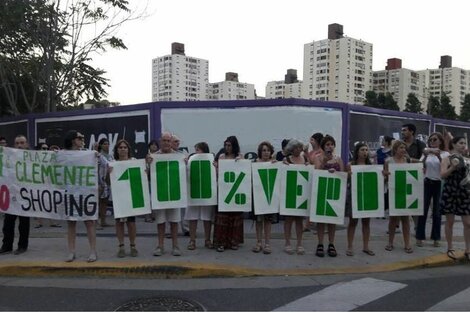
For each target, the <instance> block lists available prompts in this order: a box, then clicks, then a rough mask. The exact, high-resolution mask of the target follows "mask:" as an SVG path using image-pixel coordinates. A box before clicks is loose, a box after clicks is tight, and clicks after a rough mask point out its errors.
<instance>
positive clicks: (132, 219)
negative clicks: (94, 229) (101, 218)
mask: <svg viewBox="0 0 470 313" xmlns="http://www.w3.org/2000/svg"><path fill="white" fill-rule="evenodd" d="M114 220H115V221H116V222H122V223H135V216H128V217H122V218H116V219H114Z"/></svg>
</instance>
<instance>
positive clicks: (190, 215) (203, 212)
mask: <svg viewBox="0 0 470 313" xmlns="http://www.w3.org/2000/svg"><path fill="white" fill-rule="evenodd" d="M194 150H196V154H202V153H210V152H209V145H208V144H207V143H206V142H198V143H197V144H196V145H195V146H194ZM214 215H215V206H213V205H191V206H188V208H187V209H186V212H185V215H184V219H185V220H186V221H189V238H190V239H189V244H188V247H187V248H188V250H194V249H196V231H197V221H198V220H201V221H202V222H203V224H204V239H205V241H204V246H205V247H206V248H208V249H213V248H214V246H213V244H212V242H211V228H212V221H213V220H214Z"/></svg>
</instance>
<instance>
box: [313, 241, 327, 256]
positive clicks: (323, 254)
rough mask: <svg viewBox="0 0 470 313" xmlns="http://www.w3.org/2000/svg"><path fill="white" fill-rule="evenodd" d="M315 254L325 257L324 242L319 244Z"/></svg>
mask: <svg viewBox="0 0 470 313" xmlns="http://www.w3.org/2000/svg"><path fill="white" fill-rule="evenodd" d="M315 255H316V256H318V257H320V258H323V257H324V256H325V251H324V250H323V245H322V244H318V245H317V251H316V252H315Z"/></svg>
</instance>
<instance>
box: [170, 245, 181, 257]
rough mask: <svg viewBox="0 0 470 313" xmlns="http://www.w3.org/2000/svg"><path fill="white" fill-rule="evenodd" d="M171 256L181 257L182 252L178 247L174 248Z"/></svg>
mask: <svg viewBox="0 0 470 313" xmlns="http://www.w3.org/2000/svg"><path fill="white" fill-rule="evenodd" d="M171 254H172V255H173V256H180V255H181V251H180V249H179V248H178V247H173V250H172V251H171Z"/></svg>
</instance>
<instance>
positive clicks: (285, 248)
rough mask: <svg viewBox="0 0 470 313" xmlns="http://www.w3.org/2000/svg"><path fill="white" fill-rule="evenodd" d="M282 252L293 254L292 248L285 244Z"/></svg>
mask: <svg viewBox="0 0 470 313" xmlns="http://www.w3.org/2000/svg"><path fill="white" fill-rule="evenodd" d="M284 252H285V253H287V254H289V255H292V254H294V250H292V247H291V246H285V247H284Z"/></svg>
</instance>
